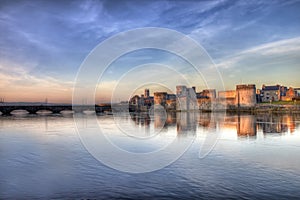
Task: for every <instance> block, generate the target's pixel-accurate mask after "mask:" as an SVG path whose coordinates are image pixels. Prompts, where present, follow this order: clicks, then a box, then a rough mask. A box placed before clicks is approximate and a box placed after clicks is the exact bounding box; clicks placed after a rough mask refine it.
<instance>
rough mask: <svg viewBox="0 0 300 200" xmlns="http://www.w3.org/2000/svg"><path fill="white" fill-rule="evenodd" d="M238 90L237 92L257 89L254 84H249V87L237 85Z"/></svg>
mask: <svg viewBox="0 0 300 200" xmlns="http://www.w3.org/2000/svg"><path fill="white" fill-rule="evenodd" d="M236 89H237V90H242V89H246V90H249V89H255V90H256V87H255V85H254V84H248V85H246V84H244V85H237V86H236Z"/></svg>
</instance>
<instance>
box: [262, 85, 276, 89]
mask: <svg viewBox="0 0 300 200" xmlns="http://www.w3.org/2000/svg"><path fill="white" fill-rule="evenodd" d="M262 89H263V90H279V89H280V86H279V85H271V86H263V88H262Z"/></svg>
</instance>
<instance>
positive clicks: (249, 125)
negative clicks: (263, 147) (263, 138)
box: [236, 115, 256, 136]
mask: <svg viewBox="0 0 300 200" xmlns="http://www.w3.org/2000/svg"><path fill="white" fill-rule="evenodd" d="M236 130H237V135H238V136H256V118H255V116H254V115H238V116H237V124H236Z"/></svg>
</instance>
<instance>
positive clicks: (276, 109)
mask: <svg viewBox="0 0 300 200" xmlns="http://www.w3.org/2000/svg"><path fill="white" fill-rule="evenodd" d="M226 111H227V112H234V113H235V112H237V113H238V112H247V113H254V114H255V113H258V114H259V113H287V114H288V113H300V105H281V104H256V105H255V106H254V107H242V108H241V107H240V108H239V107H229V108H227V109H226Z"/></svg>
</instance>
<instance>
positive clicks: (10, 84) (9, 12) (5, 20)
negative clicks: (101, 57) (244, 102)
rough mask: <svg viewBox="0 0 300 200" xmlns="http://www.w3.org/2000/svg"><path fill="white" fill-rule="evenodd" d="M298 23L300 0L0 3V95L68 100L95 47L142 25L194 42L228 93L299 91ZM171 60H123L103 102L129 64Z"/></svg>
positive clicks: (152, 56) (110, 75) (136, 56)
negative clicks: (244, 86) (247, 86)
mask: <svg viewBox="0 0 300 200" xmlns="http://www.w3.org/2000/svg"><path fill="white" fill-rule="evenodd" d="M299 22H300V1H234V0H229V1H225V0H224V1H189V0H187V1H175V0H173V1H163V0H159V1H150V0H147V1H138V0H131V1H121V0H120V1H117V0H110V1H109V0H107V1H50V0H49V1H47V0H43V1H42V0H41V1H18V0H16V1H5V0H0V30H1V37H0V97H5V99H6V100H7V101H43V100H44V99H45V98H46V97H47V98H48V99H49V101H53V102H70V101H71V95H72V87H73V83H74V79H75V77H76V73H77V71H78V69H79V67H80V65H81V63H82V62H83V60H84V58H85V57H86V56H87V55H88V54H89V53H90V52H91V50H92V49H93V48H95V47H96V46H97V45H98V44H99V43H101V42H102V41H104V40H105V39H107V38H109V37H111V36H113V35H115V34H117V33H120V32H122V31H127V30H130V29H134V28H143V27H162V28H169V29H174V30H176V31H179V32H181V33H183V34H186V35H188V36H189V37H191V38H193V39H194V40H196V41H197V42H198V43H199V44H200V45H202V46H203V47H204V48H205V49H206V51H207V52H208V54H209V55H210V56H211V58H212V59H213V61H214V62H215V64H216V65H217V67H218V69H219V71H220V73H221V76H222V78H223V81H224V85H225V88H226V89H234V87H235V85H236V84H240V83H255V84H256V85H257V88H260V87H261V85H262V84H263V83H265V84H277V83H278V84H283V85H286V86H293V87H300V79H299V75H300V74H299V66H300V64H299V63H300V23H299ZM141 58H145V59H141ZM167 58H168V56H163V54H161V53H159V52H158V53H157V52H156V53H155V52H151V51H144V52H136V53H132V54H130V55H128V56H127V59H123V60H122V59H120V61H119V62H116V64H115V65H113V66H111V70H108V71H107V74H106V75H105V76H106V77H105V80H104V82H103V85H106V91H103V92H102V93H101V94H102V95H103V97H101V98H103V99H105V98H106V97H105V95H109V89H110V88H112V87H113V86H114V84H115V82H116V80H117V79H118V77H120V76H121V75H122V73H124V72H126V71H127V70H128V69H130V67H131V66H133V65H137V64H145V63H147V62H153V61H156V62H160V63H163V64H165V63H167V64H169V65H172V63H171V62H168V61H167ZM140 60H142V61H140ZM175 60H176V59H175ZM173 62H174V61H173ZM118 63H121V64H119V65H118ZM173 64H175V63H173ZM113 69H115V70H113ZM200 82H201V81H200ZM174 84H176V82H174ZM196 86H198V87H199V89H202V88H201V87H202V85H201V83H199V84H198V85H196ZM174 87H175V85H174ZM100 96H101V95H100ZM99 98H100V97H99Z"/></svg>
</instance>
